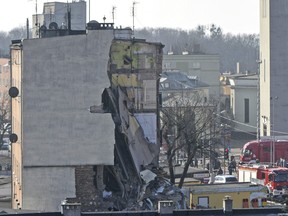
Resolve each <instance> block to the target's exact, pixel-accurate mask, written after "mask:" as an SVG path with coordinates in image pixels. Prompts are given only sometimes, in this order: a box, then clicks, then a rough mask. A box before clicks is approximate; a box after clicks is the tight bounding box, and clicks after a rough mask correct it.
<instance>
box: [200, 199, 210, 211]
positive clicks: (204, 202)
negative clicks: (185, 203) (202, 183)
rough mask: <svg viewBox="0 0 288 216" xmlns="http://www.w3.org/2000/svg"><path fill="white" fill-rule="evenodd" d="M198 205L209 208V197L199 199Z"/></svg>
mask: <svg viewBox="0 0 288 216" xmlns="http://www.w3.org/2000/svg"><path fill="white" fill-rule="evenodd" d="M198 205H199V206H201V207H206V208H208V207H209V197H198Z"/></svg>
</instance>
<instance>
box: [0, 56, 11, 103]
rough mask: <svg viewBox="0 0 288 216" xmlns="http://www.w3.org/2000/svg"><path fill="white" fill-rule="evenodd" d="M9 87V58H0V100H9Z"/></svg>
mask: <svg viewBox="0 0 288 216" xmlns="http://www.w3.org/2000/svg"><path fill="white" fill-rule="evenodd" d="M9 88H10V59H8V58H0V101H2V100H3V99H4V100H5V99H6V100H10V99H9V98H8V97H7V96H8V90H9Z"/></svg>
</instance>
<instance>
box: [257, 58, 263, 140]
mask: <svg viewBox="0 0 288 216" xmlns="http://www.w3.org/2000/svg"><path fill="white" fill-rule="evenodd" d="M261 63H262V61H261V60H258V61H257V64H258V74H257V75H258V76H257V132H256V133H257V141H258V142H259V139H260V64H261Z"/></svg>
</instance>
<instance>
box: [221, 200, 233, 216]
mask: <svg viewBox="0 0 288 216" xmlns="http://www.w3.org/2000/svg"><path fill="white" fill-rule="evenodd" d="M232 210H233V200H232V199H231V197H230V196H225V198H224V199H223V212H224V214H225V215H232Z"/></svg>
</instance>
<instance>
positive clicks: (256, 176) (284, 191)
mask: <svg viewBox="0 0 288 216" xmlns="http://www.w3.org/2000/svg"><path fill="white" fill-rule="evenodd" d="M238 180H239V182H251V183H254V184H259V185H264V186H266V187H267V192H268V193H269V195H270V196H271V197H285V196H288V168H286V167H280V166H272V165H266V164H261V163H256V164H243V165H239V167H238Z"/></svg>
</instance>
